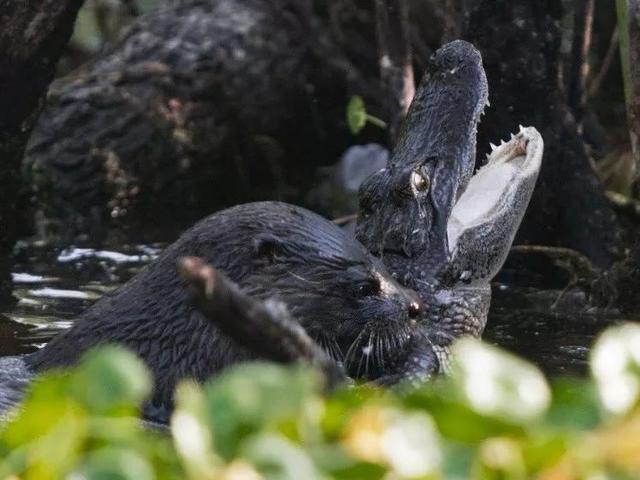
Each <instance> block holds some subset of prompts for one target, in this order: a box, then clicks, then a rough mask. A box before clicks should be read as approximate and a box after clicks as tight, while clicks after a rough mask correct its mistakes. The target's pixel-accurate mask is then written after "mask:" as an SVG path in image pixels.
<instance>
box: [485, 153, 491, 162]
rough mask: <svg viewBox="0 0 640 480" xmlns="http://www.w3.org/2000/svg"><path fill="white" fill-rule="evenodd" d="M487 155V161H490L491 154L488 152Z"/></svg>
mask: <svg viewBox="0 0 640 480" xmlns="http://www.w3.org/2000/svg"><path fill="white" fill-rule="evenodd" d="M486 155H487V161H489V160H490V159H491V155H490V154H488V153H487V154H486Z"/></svg>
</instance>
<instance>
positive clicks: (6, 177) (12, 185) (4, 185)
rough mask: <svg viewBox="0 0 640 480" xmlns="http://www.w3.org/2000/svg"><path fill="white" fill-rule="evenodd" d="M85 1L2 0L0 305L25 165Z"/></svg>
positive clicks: (20, 220) (7, 286)
mask: <svg viewBox="0 0 640 480" xmlns="http://www.w3.org/2000/svg"><path fill="white" fill-rule="evenodd" d="M81 5H82V0H41V1H39V2H19V1H16V0H0V300H6V299H7V298H8V297H9V295H10V292H11V282H10V276H9V275H10V267H11V264H10V255H11V252H12V249H13V245H14V243H15V241H16V239H17V235H18V232H19V230H20V226H21V224H24V223H26V222H27V219H26V218H25V216H24V214H23V211H22V209H21V208H19V206H18V203H19V202H18V197H19V195H20V191H21V186H22V184H21V180H20V175H19V171H20V161H21V159H22V155H23V152H24V148H25V144H26V142H27V139H28V138H29V135H30V133H31V130H32V127H33V124H34V122H35V120H36V119H37V117H38V113H39V111H40V104H41V101H42V97H43V96H44V94H45V92H46V89H47V87H48V86H49V83H50V82H51V80H52V79H53V75H54V73H55V68H56V64H57V62H58V59H59V58H60V56H61V54H62V52H63V50H64V47H65V45H66V44H67V42H68V41H69V37H70V36H71V32H72V30H73V24H74V22H75V19H76V15H77V13H78V10H79V8H80V6H81Z"/></svg>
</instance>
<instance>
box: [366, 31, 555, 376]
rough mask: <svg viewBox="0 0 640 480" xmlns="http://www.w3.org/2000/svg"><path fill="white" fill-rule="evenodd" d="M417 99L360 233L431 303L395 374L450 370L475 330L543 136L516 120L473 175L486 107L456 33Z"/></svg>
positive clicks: (479, 73) (481, 83) (478, 67)
mask: <svg viewBox="0 0 640 480" xmlns="http://www.w3.org/2000/svg"><path fill="white" fill-rule="evenodd" d="M427 72H428V73H427V74H425V76H424V77H423V79H422V81H421V84H420V86H419V88H418V90H417V92H416V96H415V97H414V99H413V102H412V105H411V107H410V109H409V112H408V115H407V118H406V120H405V122H404V126H403V128H402V130H401V133H400V136H399V139H398V141H397V143H396V146H395V148H394V151H393V153H392V155H391V157H390V159H389V161H388V164H387V167H386V168H383V169H382V170H380V171H378V172H377V173H375V174H373V175H372V176H371V177H369V178H368V179H367V180H366V181H365V182H364V183H363V185H362V186H361V187H360V191H359V202H360V210H359V214H358V220H357V227H356V236H357V238H358V240H360V241H361V242H362V243H363V244H364V245H365V246H366V247H367V249H368V250H369V251H370V252H371V253H373V254H374V255H376V256H379V257H381V258H382V260H383V263H385V265H386V266H387V268H388V269H389V271H390V272H391V273H392V275H393V276H394V277H396V278H397V280H398V281H399V282H400V284H402V285H403V286H405V287H407V288H410V289H413V290H415V291H416V292H417V293H418V295H419V297H420V299H421V301H422V302H423V304H424V305H425V309H424V313H423V314H422V318H421V319H420V321H418V325H417V327H416V329H415V330H414V332H413V334H412V335H413V336H414V338H413V339H412V341H411V342H410V344H411V345H413V346H412V348H409V349H407V350H406V351H405V352H402V359H400V360H399V363H398V368H397V372H396V378H397V379H400V378H405V379H406V378H408V379H424V378H428V377H430V376H431V375H433V374H435V373H439V372H446V371H447V369H448V366H449V363H450V346H451V344H452V343H453V342H454V340H455V339H457V338H459V337H460V336H463V335H472V336H476V337H479V336H480V335H481V334H482V332H483V330H484V326H485V324H486V319H487V314H488V311H489V304H490V301H491V287H490V282H491V280H492V279H493V277H494V276H495V275H496V274H497V273H498V271H499V270H500V268H501V267H502V265H503V263H504V261H505V259H506V256H507V254H508V252H509V249H510V248H511V244H512V242H513V238H514V236H515V234H516V231H517V229H518V227H519V225H520V222H521V220H522V217H523V215H524V212H525V210H526V208H527V205H528V203H529V200H530V198H531V195H532V192H533V188H534V186H535V183H536V179H537V176H538V172H539V170H540V165H541V160H542V154H543V148H544V147H543V140H542V137H541V136H540V134H539V133H538V131H537V130H536V129H535V128H533V127H528V128H524V127H520V129H519V131H518V133H517V134H515V135H513V134H512V135H511V138H510V140H509V141H508V142H504V141H503V142H502V143H501V145H500V146H495V145H491V153H490V154H488V155H487V162H486V164H485V165H484V166H482V167H481V168H480V169H479V170H478V171H477V172H475V174H474V169H475V164H476V131H477V126H478V123H479V122H480V117H481V115H482V114H483V112H484V108H485V107H486V106H488V105H489V101H488V86H487V80H486V77H485V73H484V69H483V67H482V58H481V56H480V53H479V52H478V51H477V50H476V49H475V48H474V47H473V45H471V44H470V43H467V42H464V41H461V40H458V41H454V42H451V43H449V44H447V45H445V46H443V47H442V48H441V49H439V50H438V51H437V52H436V53H435V54H434V55H433V56H432V58H431V59H430V65H429V68H428V70H427Z"/></svg>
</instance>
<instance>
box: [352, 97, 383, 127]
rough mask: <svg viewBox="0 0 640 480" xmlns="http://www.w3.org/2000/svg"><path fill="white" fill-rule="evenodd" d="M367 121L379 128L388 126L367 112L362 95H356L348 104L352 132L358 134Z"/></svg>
mask: <svg viewBox="0 0 640 480" xmlns="http://www.w3.org/2000/svg"><path fill="white" fill-rule="evenodd" d="M367 122H368V123H371V124H372V125H375V126H376V127H379V128H387V124H386V123H385V122H384V121H383V120H380V119H379V118H378V117H374V116H373V115H370V114H369V113H368V112H367V109H366V107H365V105H364V100H363V99H362V97H360V96H358V95H354V96H353V97H351V99H350V100H349V103H348V104H347V125H348V126H349V130H351V133H352V134H354V135H357V134H358V133H360V131H362V129H363V128H364V127H365V126H366V125H367Z"/></svg>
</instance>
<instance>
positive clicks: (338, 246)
mask: <svg viewBox="0 0 640 480" xmlns="http://www.w3.org/2000/svg"><path fill="white" fill-rule="evenodd" d="M183 256H198V257H202V258H203V259H204V260H205V261H207V262H209V263H211V264H212V265H214V266H215V267H217V268H218V269H220V270H222V271H223V272H224V273H226V275H227V276H228V277H229V278H230V279H231V280H233V281H234V282H236V283H237V284H238V285H239V286H240V287H241V288H243V289H244V290H245V291H246V292H247V293H249V294H250V295H253V296H255V297H257V298H260V299H267V298H275V299H278V300H280V301H282V302H284V303H285V304H286V305H287V307H288V309H289V311H290V312H291V314H292V315H293V316H294V318H296V319H298V320H299V321H300V322H301V324H302V325H303V326H304V327H305V328H306V329H307V330H308V332H309V333H310V334H311V335H312V336H313V337H314V338H316V339H317V341H318V342H319V343H320V344H321V345H322V346H324V348H325V349H326V350H327V352H329V353H330V354H331V355H332V356H333V357H335V358H336V359H337V360H340V361H343V360H346V366H347V368H348V370H349V372H350V373H352V374H356V375H360V376H372V375H381V374H382V370H383V369H384V368H385V367H387V363H389V362H386V363H385V358H386V357H387V356H388V353H387V352H388V351H389V350H393V349H397V348H401V347H402V343H403V341H405V340H406V338H407V335H406V332H407V331H408V329H409V323H410V322H409V319H408V311H409V304H410V303H411V302H412V301H415V300H416V299H417V297H415V296H412V295H411V294H410V293H409V292H406V291H405V290H404V289H402V288H401V287H400V286H399V285H397V284H396V283H395V282H394V281H393V279H392V278H391V276H390V275H389V274H388V273H387V271H386V270H385V269H384V267H383V266H382V265H381V263H380V262H379V261H378V260H376V259H375V258H374V257H372V256H371V255H369V254H368V253H367V252H366V250H365V249H364V247H363V246H362V245H361V244H360V243H358V242H357V241H356V240H354V239H352V238H351V237H349V236H348V235H347V234H346V233H345V232H344V231H343V230H341V229H340V228H339V227H337V226H335V225H334V224H332V223H330V222H328V221H327V220H325V219H324V218H322V217H320V216H318V215H315V214H313V213H311V212H309V211H307V210H305V209H302V208H299V207H294V206H291V205H287V204H283V203H278V202H262V203H254V204H247V205H240V206H237V207H233V208H229V209H227V210H223V211H221V212H218V213H215V214H213V215H211V216H210V217H208V218H206V219H204V220H202V221H201V222H199V223H198V224H196V225H195V226H194V227H193V228H191V229H190V230H188V231H187V232H186V233H184V234H183V235H182V236H181V237H180V239H179V240H178V241H176V242H175V243H174V244H173V245H171V246H170V247H169V248H167V250H166V251H165V252H164V253H163V254H162V256H161V257H160V258H159V259H158V260H157V261H155V262H154V263H153V264H151V265H149V266H148V267H147V268H146V269H145V270H143V271H142V272H140V273H139V274H138V275H136V276H135V277H134V278H133V279H132V280H131V281H129V282H128V283H127V284H125V285H124V286H122V287H121V288H119V289H118V290H117V291H115V292H114V293H111V294H109V295H106V296H105V297H104V298H102V299H101V300H99V301H98V302H96V303H95V304H94V305H93V306H92V307H91V308H89V309H88V310H87V311H86V312H84V313H83V314H82V315H80V317H79V318H78V319H77V320H76V321H75V323H74V325H73V326H72V327H71V328H70V329H69V330H67V331H65V332H63V333H61V334H60V335H58V336H57V337H55V338H54V339H53V340H52V341H51V342H50V343H49V344H48V345H47V346H46V347H44V348H43V349H42V350H41V351H40V352H37V353H36V354H35V355H34V356H33V357H32V359H31V363H32V366H33V367H35V368H36V369H38V370H40V369H47V368H51V367H56V366H64V365H69V364H73V363H75V362H76V361H77V360H78V358H79V356H80V355H81V354H82V353H83V352H85V351H86V350H87V349H89V348H90V347H92V346H95V345H97V344H100V343H105V342H117V343H119V344H123V345H125V346H127V347H128V348H130V349H131V350H133V351H134V352H136V353H137V354H138V355H140V356H141V357H142V358H143V360H144V361H145V362H146V363H147V365H148V366H149V367H150V368H151V370H152V373H153V375H154V377H155V381H156V386H155V392H154V398H153V402H152V403H153V404H154V405H155V406H157V407H161V408H165V407H168V406H170V404H171V398H172V392H173V390H174V387H175V385H176V383H177V382H178V381H179V380H180V379H182V378H185V377H189V378H194V379H196V380H198V381H204V380H205V379H207V378H208V377H210V376H211V375H213V374H215V373H216V372H218V371H219V370H220V369H222V368H224V367H225V366H227V365H229V364H231V363H234V362H237V361H240V360H242V359H246V358H250V357H251V354H249V353H248V352H247V351H245V350H243V349H241V348H239V347H238V346H236V345H235V344H234V343H232V342H231V341H230V340H229V339H227V338H226V337H224V336H222V335H221V334H220V333H219V332H218V331H217V330H216V327H215V326H213V325H212V324H211V323H210V322H208V321H206V320H205V319H204V317H203V316H202V315H201V314H200V313H199V312H198V311H196V310H195V309H194V308H193V307H192V306H191V305H190V303H189V302H188V300H187V296H186V292H185V289H184V288H183V285H182V282H181V280H180V279H179V277H178V275H177V272H176V262H177V260H178V259H179V258H180V257H183ZM377 276H381V277H382V278H383V279H384V280H385V282H386V285H388V287H387V288H386V290H385V291H384V292H376V291H371V289H370V288H369V286H370V285H371V283H372V280H375V278H377ZM363 342H375V345H374V347H375V348H374V350H373V352H374V353H373V354H372V355H369V356H366V358H365V359H364V360H363V359H362V358H361V357H362V356H363V352H362V347H363V346H364V345H363Z"/></svg>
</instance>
